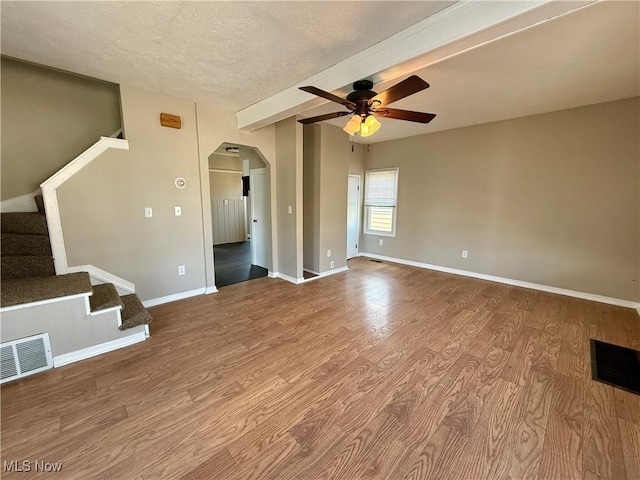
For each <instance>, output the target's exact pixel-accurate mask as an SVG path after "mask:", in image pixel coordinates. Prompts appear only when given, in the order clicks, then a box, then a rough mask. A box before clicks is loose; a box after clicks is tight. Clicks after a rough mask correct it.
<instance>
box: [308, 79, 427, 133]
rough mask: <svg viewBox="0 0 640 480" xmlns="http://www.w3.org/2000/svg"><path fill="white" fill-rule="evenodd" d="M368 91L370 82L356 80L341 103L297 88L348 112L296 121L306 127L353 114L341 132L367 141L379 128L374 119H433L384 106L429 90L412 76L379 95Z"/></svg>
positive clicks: (321, 92)
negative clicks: (338, 105)
mask: <svg viewBox="0 0 640 480" xmlns="http://www.w3.org/2000/svg"><path fill="white" fill-rule="evenodd" d="M372 88H373V82H372V81H370V80H358V81H357V82H355V83H354V84H353V92H351V93H350V94H349V95H347V98H346V99H345V98H340V97H338V96H337V95H334V94H332V93H329V92H325V91H324V90H320V89H319V88H316V87H311V86H309V87H300V90H302V91H305V92H307V93H312V94H314V95H317V96H319V97H322V98H326V99H327V100H331V101H333V102H336V103H339V104H341V105H344V106H345V107H347V108H348V109H349V110H350V111H349V112H333V113H327V114H325V115H318V116H316V117H310V118H303V119H301V120H298V121H299V122H300V123H303V124H305V125H307V124H310V123H316V122H321V121H323V120H330V119H332V118H338V117H342V116H344V115H351V114H353V117H351V119H350V120H349V121H348V122H347V124H346V125H345V126H344V128H343V130H344V131H345V132H347V133H348V134H349V135H355V134H356V133H358V131H360V136H362V137H368V136H369V135H372V134H373V133H375V132H376V131H377V130H378V129H379V128H380V122H378V120H376V118H375V117H385V118H395V119H398V120H408V121H409V122H418V123H429V122H430V121H431V120H433V119H434V118H435V114H433V113H424V112H412V111H411V110H400V109H397V108H389V107H387V106H386V105H387V104H389V103H393V102H395V101H398V100H400V99H402V98H405V97H408V96H409V95H413V94H414V93H417V92H419V91H421V90H424V89H425V88H429V84H428V83H427V82H425V81H424V80H422V79H421V78H420V77H418V76H416V75H412V76H410V77H409V78H407V79H405V80H403V81H401V82H400V83H397V84H396V85H394V86H393V87H390V88H388V89H387V90H385V91H384V92H381V93H376V92H374V91H373V90H371V89H372Z"/></svg>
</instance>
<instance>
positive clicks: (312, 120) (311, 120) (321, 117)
mask: <svg viewBox="0 0 640 480" xmlns="http://www.w3.org/2000/svg"><path fill="white" fill-rule="evenodd" d="M350 114H351V112H333V113H327V114H325V115H318V116H317V117H309V118H301V119H300V120H298V122H300V123H303V124H304V125H307V124H309V123H316V122H321V121H323V120H330V119H332V118H338V117H343V116H345V115H350Z"/></svg>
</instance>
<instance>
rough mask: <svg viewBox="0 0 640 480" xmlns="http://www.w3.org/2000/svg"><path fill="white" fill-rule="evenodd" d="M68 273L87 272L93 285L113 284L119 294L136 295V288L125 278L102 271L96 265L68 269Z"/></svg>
mask: <svg viewBox="0 0 640 480" xmlns="http://www.w3.org/2000/svg"><path fill="white" fill-rule="evenodd" d="M67 272H68V273H77V272H87V273H88V274H89V277H90V278H91V285H96V284H100V283H112V284H113V285H114V286H115V287H116V289H117V290H118V294H120V295H127V294H129V293H136V286H135V285H134V284H133V283H131V282H129V281H128V280H125V279H124V278H121V277H118V276H117V275H114V274H112V273H109V272H107V271H106V270H102V269H101V268H98V267H96V266H94V265H78V266H75V267H67Z"/></svg>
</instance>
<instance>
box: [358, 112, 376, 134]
mask: <svg viewBox="0 0 640 480" xmlns="http://www.w3.org/2000/svg"><path fill="white" fill-rule="evenodd" d="M379 128H380V122H379V121H378V120H376V117H374V116H373V115H369V116H368V117H367V118H366V119H365V120H364V122H362V125H361V126H360V136H361V137H368V136H370V135H373V134H374V133H376V132H377V131H378V129H379Z"/></svg>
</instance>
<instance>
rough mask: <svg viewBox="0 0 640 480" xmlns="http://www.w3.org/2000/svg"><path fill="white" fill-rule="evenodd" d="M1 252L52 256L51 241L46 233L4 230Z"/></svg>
mask: <svg viewBox="0 0 640 480" xmlns="http://www.w3.org/2000/svg"><path fill="white" fill-rule="evenodd" d="M0 252H2V255H48V256H51V242H50V241H49V237H47V236H46V235H32V234H28V233H5V232H2V243H1V244H0Z"/></svg>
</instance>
